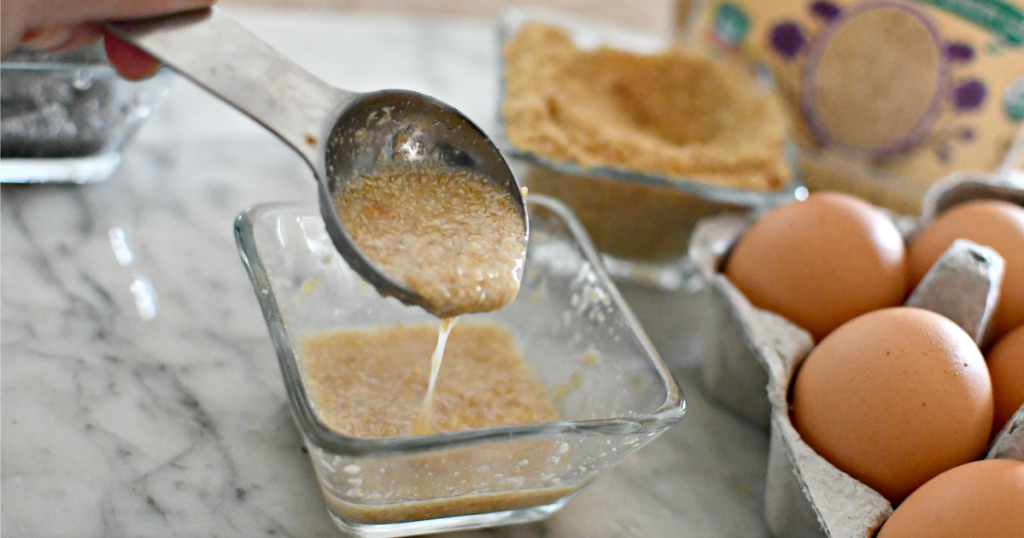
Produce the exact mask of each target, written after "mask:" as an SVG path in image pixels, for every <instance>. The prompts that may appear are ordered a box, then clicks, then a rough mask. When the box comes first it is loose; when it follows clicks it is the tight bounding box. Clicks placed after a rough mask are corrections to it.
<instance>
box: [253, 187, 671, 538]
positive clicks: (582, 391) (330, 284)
mask: <svg viewBox="0 0 1024 538" xmlns="http://www.w3.org/2000/svg"><path fill="white" fill-rule="evenodd" d="M528 209H529V212H530V224H531V234H530V242H529V250H528V254H527V261H526V269H525V273H524V277H523V284H522V289H521V290H520V292H519V295H518V297H517V298H516V300H515V301H514V302H513V303H512V304H511V305H509V306H507V307H506V308H503V309H501V310H499V311H497V312H492V313H488V314H478V315H467V316H464V318H469V319H473V320H477V321H485V322H492V323H496V324H498V325H500V326H502V327H504V328H506V329H508V330H509V331H510V332H511V333H512V334H513V335H514V339H515V341H516V345H517V347H518V349H519V352H520V353H521V354H522V356H523V357H524V358H525V359H526V361H527V363H528V364H529V366H530V368H531V369H532V370H533V372H534V374H535V375H536V377H537V379H538V381H539V382H540V384H541V385H542V386H543V387H544V388H545V389H546V390H547V391H548V393H549V394H550V395H551V396H552V401H554V402H555V405H556V408H557V409H558V411H559V414H560V416H561V419H562V420H561V421H559V422H552V423H544V424H528V425H520V426H504V427H496V428H483V429H475V430H464V431H458V432H446V433H439V434H432V435H426V436H419V437H398V438H389V439H360V438H353V437H348V436H345V435H342V434H339V433H336V432H334V431H331V430H330V429H328V428H327V427H326V426H325V425H324V423H323V422H322V421H321V419H320V418H319V416H318V415H317V412H316V409H315V402H313V401H311V400H310V398H311V396H310V394H309V392H308V391H307V389H306V386H305V384H304V378H303V375H304V374H303V372H304V363H303V356H302V355H301V354H300V353H299V352H298V351H297V349H298V348H297V347H296V341H297V339H298V338H300V337H301V336H302V335H304V334H308V333H312V332H320V331H324V330H330V329H344V328H358V327H364V328H369V327H380V326H390V325H395V324H399V323H414V322H428V323H436V322H437V318H434V317H432V316H430V315H429V314H427V313H426V312H424V311H423V310H422V309H420V308H416V307H408V306H405V305H403V304H401V303H399V302H398V301H396V300H394V299H390V298H389V299H384V298H382V297H380V296H379V295H378V294H377V292H376V291H375V290H374V289H373V288H371V287H370V286H369V285H368V284H366V283H365V282H364V281H362V280H361V279H360V278H359V276H358V275H357V274H356V273H355V272H354V271H353V270H352V269H350V268H349V267H348V266H347V265H346V264H345V263H344V261H343V260H342V258H341V256H340V255H339V254H337V252H336V251H335V249H334V246H333V245H332V243H331V241H330V239H329V238H328V236H327V234H326V232H325V230H324V225H323V221H322V220H321V218H320V216H319V213H318V210H317V208H315V207H304V206H295V205H280V204H276V205H264V206H257V207H255V208H252V209H250V210H248V211H246V212H244V213H242V214H241V215H240V216H239V217H238V219H237V221H236V224H235V236H236V239H237V242H238V246H239V252H240V255H241V257H242V261H243V263H244V264H245V266H246V268H247V269H248V271H249V276H250V278H251V279H252V284H253V288H254V290H255V292H256V298H257V299H258V300H259V304H260V306H261V308H262V309H263V314H264V317H265V318H266V321H267V326H268V328H269V330H270V335H271V340H272V341H273V344H274V347H275V349H276V350H277V355H278V359H279V361H280V366H281V372H282V375H283V377H284V382H285V387H286V389H287V392H288V398H289V401H290V403H291V410H292V413H293V416H294V418H295V422H296V423H297V424H298V427H299V430H300V431H301V432H302V436H303V439H304V441H305V444H306V447H307V448H308V450H309V454H310V459H311V460H312V462H313V467H314V469H315V471H316V475H317V477H318V479H319V482H320V487H321V488H322V490H323V494H324V498H325V499H326V500H327V504H328V507H329V509H330V514H331V517H332V518H333V519H334V521H335V523H337V525H338V527H339V528H341V529H342V530H343V531H345V532H347V533H348V534H350V535H354V536H367V537H370V536H375V537H384V536H406V535H413V534H423V533H431V532H440V531H449V530H457V529H471V528H479V527H488V526H494V525H504V524H510V523H521V522H527V521H534V520H538V519H542V518H545V517H547V516H549V515H550V514H552V513H554V512H555V511H557V510H558V509H559V508H561V507H562V506H563V505H564V504H565V503H566V502H568V501H569V499H570V498H571V497H572V495H573V494H574V493H575V492H576V491H577V490H578V489H579V488H581V487H583V486H584V485H585V484H586V483H587V482H588V481H589V480H591V479H593V478H594V477H595V476H597V475H598V474H599V473H600V472H602V471H604V470H606V469H608V468H610V467H612V466H613V465H615V464H616V463H617V462H619V461H620V460H621V459H622V458H623V457H625V456H627V455H629V454H630V453H632V452H634V451H636V450H637V449H639V448H641V447H642V446H644V445H645V444H647V443H648V442H650V441H651V440H652V439H654V438H655V437H657V436H658V435H659V434H660V433H661V432H663V431H664V430H665V429H667V428H668V427H670V426H672V425H673V424H675V423H676V422H678V421H679V420H680V419H681V418H682V415H683V410H684V402H683V397H682V393H681V391H680V389H679V386H678V385H677V384H676V382H675V381H674V380H673V378H672V376H671V374H670V373H669V371H668V369H667V368H666V366H665V364H664V363H663V362H662V360H661V358H659V357H658V354H657V352H656V351H655V350H654V348H653V347H652V346H651V344H650V342H649V341H648V339H647V337H646V336H645V335H644V332H643V330H642V329H641V328H640V326H639V325H638V323H637V321H636V319H635V318H634V317H633V314H632V313H631V312H630V310H629V308H628V307H627V306H626V304H625V302H624V301H623V300H622V297H621V296H620V295H619V292H618V291H617V290H616V288H615V286H614V285H613V284H612V282H611V280H610V279H609V278H608V276H607V274H606V273H605V271H604V269H603V267H602V265H601V263H600V262H599V259H598V257H597V253H596V251H595V250H594V248H593V246H592V245H591V244H590V242H589V240H588V239H587V237H586V235H585V232H584V231H583V228H582V226H581V225H580V224H579V222H578V221H576V219H575V217H573V215H572V213H571V212H570V211H569V210H568V209H567V208H565V206H563V205H561V204H560V203H559V202H557V201H555V200H553V199H550V198H546V197H542V196H534V195H530V197H529V199H528ZM460 323H461V322H460ZM423 360H424V361H429V357H424V358H423ZM440 376H441V377H442V378H443V377H444V367H443V365H442V368H441V373H440Z"/></svg>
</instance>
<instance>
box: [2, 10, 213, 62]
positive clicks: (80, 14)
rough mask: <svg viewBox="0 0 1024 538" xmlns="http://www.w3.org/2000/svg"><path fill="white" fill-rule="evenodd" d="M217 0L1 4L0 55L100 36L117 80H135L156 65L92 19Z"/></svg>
mask: <svg viewBox="0 0 1024 538" xmlns="http://www.w3.org/2000/svg"><path fill="white" fill-rule="evenodd" d="M214 2H216V0H3V2H2V3H0V25H2V27H0V40H2V46H0V54H2V55H6V54H7V53H8V52H10V51H11V50H13V49H14V48H15V47H17V46H18V45H21V46H25V47H28V48H32V49H35V50H42V51H49V52H56V51H62V50H70V49H74V48H78V47H81V46H83V45H87V44H89V43H92V42H93V41H96V40H97V39H99V38H100V37H103V46H104V48H105V49H106V51H107V58H109V59H110V63H111V64H112V65H113V66H114V69H116V70H117V72H118V73H120V74H121V76H123V77H125V78H127V79H129V80H139V79H143V78H146V77H149V76H152V75H153V74H154V73H156V70H157V69H158V68H159V67H160V62H158V61H157V60H156V59H155V58H153V57H152V56H150V55H148V54H146V53H145V52H142V51H141V50H139V49H137V48H135V47H133V46H132V45H130V44H129V43H128V42H126V41H124V40H122V39H120V38H118V37H116V36H114V35H112V34H110V33H109V32H105V31H104V30H103V29H102V27H101V26H100V25H99V24H98V23H97V22H96V21H104V20H117V19H141V18H145V17H155V16H158V15H166V14H168V13H176V12H179V11H188V10H192V9H199V8H204V7H209V6H211V5H213V4H214Z"/></svg>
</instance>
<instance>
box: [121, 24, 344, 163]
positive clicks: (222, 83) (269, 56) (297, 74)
mask: <svg viewBox="0 0 1024 538" xmlns="http://www.w3.org/2000/svg"><path fill="white" fill-rule="evenodd" d="M106 27H107V28H108V29H109V30H110V31H111V32H113V33H114V34H115V35H117V36H118V37H120V38H122V39H124V40H126V41H128V42H130V43H132V44H133V45H135V46H136V47H139V48H140V49H142V50H144V51H146V52H147V53H149V54H150V55H152V56H154V57H155V58H157V59H158V60H160V61H162V62H163V63H165V64H167V65H169V66H170V67H172V68H174V70H176V71H178V72H179V73H181V74H182V75H185V76H186V77H188V78H190V79H192V80H193V81H194V82H195V83H196V84H199V85H200V86H202V87H203V88H205V89H206V90H208V91H209V92H210V93H212V94H214V95H216V96H217V97H220V98H221V99H223V100H224V101H226V102H227V103H228V104H230V105H232V106H234V107H235V108H237V109H238V110H240V111H242V112H243V113H244V114H246V115H248V116H249V117H251V118H252V119H254V120H256V121H257V122H259V123H261V124H262V125H263V126H265V127H266V128H267V129H269V130H270V131H271V132H273V133H274V134H276V135H277V136H279V137H280V138H281V139H282V140H284V141H285V142H286V143H288V145H290V146H292V147H293V148H294V149H295V151H297V152H298V153H299V154H300V155H301V156H302V157H303V158H304V159H305V160H306V161H307V162H308V163H309V164H310V166H312V167H314V168H316V167H317V165H318V161H319V160H320V159H321V154H322V150H320V149H318V148H321V147H322V146H323V143H324V142H326V140H325V138H326V137H327V135H328V133H327V130H328V129H329V128H330V126H331V125H333V123H334V122H333V121H329V120H333V118H334V116H336V115H337V114H338V113H339V112H340V111H341V109H342V108H343V107H344V106H345V105H346V104H347V103H348V102H350V101H351V100H352V99H353V97H354V96H355V94H353V93H350V92H346V91H344V90H341V89H338V88H335V87H333V86H330V85H328V84H326V83H324V82H323V81H321V80H320V79H318V78H316V77H315V76H313V75H312V74H310V73H309V72H308V71H306V70H304V69H302V68H301V67H299V66H298V65H296V64H295V63H294V62H292V61H291V60H289V59H288V58H286V57H285V56H283V55H282V54H281V53H279V52H277V51H276V50H274V49H272V48H271V47H270V46H269V45H267V44H266V43H265V42H263V40H261V39H260V38H258V37H256V36H255V35H253V34H252V33H250V32H249V31H248V30H246V29H245V28H243V27H242V26H241V25H240V24H238V23H237V22H235V21H234V20H233V19H231V18H230V17H228V16H227V15H225V14H224V13H222V12H221V11H220V10H218V9H216V8H212V9H202V10H198V11H190V12H186V13H179V14H175V15H168V16H164V17H157V18H153V19H145V20H137V21H118V22H108V23H106Z"/></svg>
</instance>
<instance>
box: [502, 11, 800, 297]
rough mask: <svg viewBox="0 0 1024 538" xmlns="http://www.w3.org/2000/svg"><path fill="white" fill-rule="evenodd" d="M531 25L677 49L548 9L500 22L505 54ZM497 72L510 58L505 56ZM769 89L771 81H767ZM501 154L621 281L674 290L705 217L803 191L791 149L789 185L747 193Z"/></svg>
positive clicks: (685, 275)
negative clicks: (521, 169) (565, 212)
mask: <svg viewBox="0 0 1024 538" xmlns="http://www.w3.org/2000/svg"><path fill="white" fill-rule="evenodd" d="M531 21H537V22H543V23H546V24H549V25H552V26H556V27H559V28H562V29H564V30H566V31H567V32H568V33H569V35H570V36H571V38H572V41H573V42H574V43H575V44H576V46H577V47H580V48H582V49H584V50H590V49H596V48H598V47H601V46H608V47H612V48H616V49H621V50H626V51H630V52H634V53H638V54H653V53H658V52H662V51H664V50H666V49H667V48H669V47H670V46H671V43H669V42H668V41H667V40H666V39H663V38H660V37H657V36H654V35H650V34H645V33H642V32H637V31H634V30H629V29H625V28H622V27H617V26H614V25H611V24H601V23H595V22H594V21H588V20H586V19H582V18H580V17H577V16H573V15H569V14H565V13H561V12H558V11H554V10H550V9H542V8H526V7H513V8H508V9H506V10H504V11H503V12H502V13H501V15H500V16H499V19H498V22H497V32H498V38H499V41H500V43H501V44H502V48H504V44H505V43H506V42H507V41H508V40H509V39H510V38H511V37H512V36H513V35H515V33H516V32H517V31H518V30H519V28H520V27H521V26H522V25H524V24H526V23H528V22H531ZM499 62H500V68H499V73H504V70H505V67H504V56H503V55H502V54H499ZM763 82H764V83H765V84H766V85H769V86H770V85H771V82H770V80H767V79H766V80H763ZM505 95H506V89H505V83H504V75H502V82H501V84H500V95H499V100H498V106H499V110H498V117H499V122H500V123H501V124H502V125H504V123H505V122H504V118H503V116H502V113H501V110H500V108H501V106H502V105H503V103H504V102H505ZM498 142H499V145H500V146H501V148H502V151H503V152H504V153H505V154H506V155H508V156H509V157H512V158H514V159H516V160H518V161H520V162H522V163H524V164H525V166H526V170H525V173H524V174H523V175H522V176H523V177H524V181H523V183H524V184H525V185H527V186H528V187H529V189H530V191H531V192H534V193H539V194H545V195H549V196H553V197H555V198H558V199H559V200H561V201H562V202H564V203H565V204H566V205H568V206H569V207H570V208H571V209H572V210H573V211H574V212H575V214H576V215H577V216H578V217H579V219H580V221H582V222H583V225H584V226H585V227H586V229H587V232H588V233H589V234H590V237H591V238H592V239H593V241H594V244H595V245H596V246H597V247H598V249H599V250H600V251H601V252H602V254H603V257H604V260H605V265H606V266H607V268H608V271H609V272H610V273H611V274H612V276H613V277H615V278H616V279H617V280H620V281H624V282H630V283H636V284H640V285H643V286H647V287H654V288H660V289H664V290H669V291H676V290H678V289H680V288H681V287H683V286H684V285H685V284H687V282H688V281H689V280H690V279H691V278H692V276H693V269H692V267H691V266H690V264H689V263H688V261H687V260H686V258H685V255H686V251H687V248H688V245H689V239H690V235H691V233H692V232H693V229H694V227H695V226H696V224H697V221H699V220H700V219H702V218H705V217H708V216H711V215H714V214H718V213H724V212H737V211H739V212H744V211H749V210H752V209H753V210H758V209H765V208H769V207H773V206H775V205H778V204H781V203H785V202H788V201H792V200H793V199H795V197H796V196H797V195H798V193H800V192H802V191H804V189H803V187H802V184H801V181H800V178H799V171H798V168H797V166H796V159H797V152H796V149H795V146H792V144H788V143H787V145H786V147H785V148H784V152H785V158H786V160H787V161H788V163H789V169H790V171H791V176H790V180H789V182H788V183H786V184H785V185H784V186H783V187H781V188H780V189H778V190H774V191H757V190H744V189H738V188H732V187H726V186H722V185H716V184H713V183H709V182H707V181H701V180H698V179H692V178H685V177H668V176H659V175H654V174H650V173H645V172H639V171H635V170H629V169H624V168H616V167H612V166H601V167H584V166H580V165H578V164H576V163H574V162H564V161H558V160H554V159H551V158H548V157H546V156H544V155H540V154H537V153H535V152H533V151H530V150H528V149H524V148H520V147H517V146H516V145H515V144H513V143H512V142H510V141H509V140H507V139H505V138H499V140H498Z"/></svg>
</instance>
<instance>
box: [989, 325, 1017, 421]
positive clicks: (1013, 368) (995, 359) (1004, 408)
mask: <svg viewBox="0 0 1024 538" xmlns="http://www.w3.org/2000/svg"><path fill="white" fill-rule="evenodd" d="M985 359H986V360H987V361H988V372H989V374H991V375H992V396H993V397H994V398H995V404H996V405H995V415H993V418H992V433H993V434H996V433H999V430H1001V429H1003V426H1004V425H1006V421H1008V420H1010V417H1012V416H1013V414H1014V413H1016V412H1017V410H1018V409H1020V406H1022V405H1024V325H1021V326H1020V327H1017V328H1016V329H1014V330H1012V331H1010V333H1009V334H1007V335H1006V336H1004V337H1003V338H1002V339H1001V340H999V341H998V342H996V345H994V346H992V349H990V350H989V351H988V356H986V357H985Z"/></svg>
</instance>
